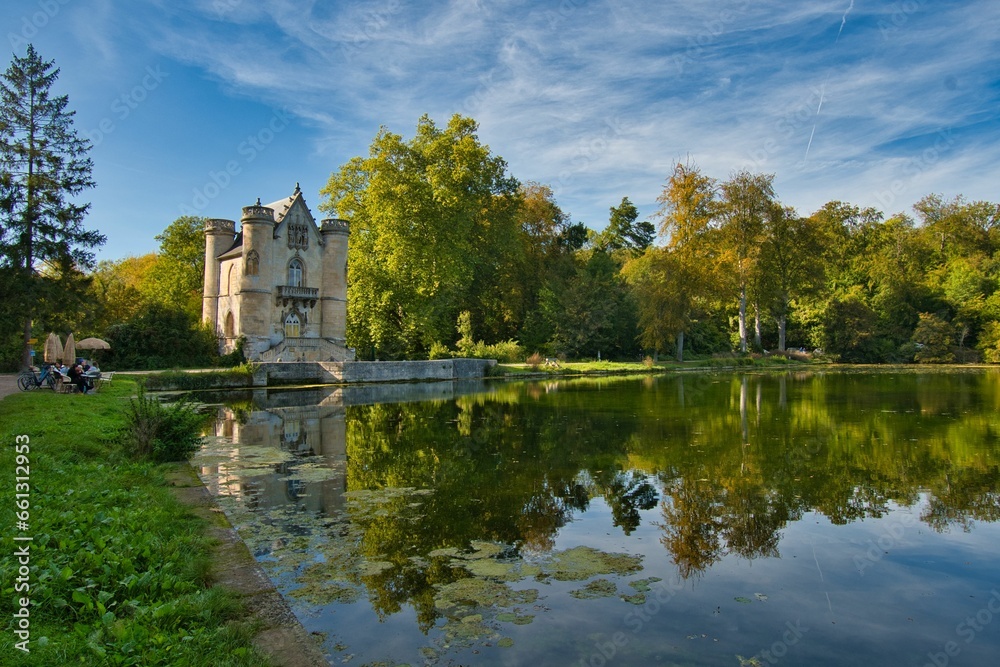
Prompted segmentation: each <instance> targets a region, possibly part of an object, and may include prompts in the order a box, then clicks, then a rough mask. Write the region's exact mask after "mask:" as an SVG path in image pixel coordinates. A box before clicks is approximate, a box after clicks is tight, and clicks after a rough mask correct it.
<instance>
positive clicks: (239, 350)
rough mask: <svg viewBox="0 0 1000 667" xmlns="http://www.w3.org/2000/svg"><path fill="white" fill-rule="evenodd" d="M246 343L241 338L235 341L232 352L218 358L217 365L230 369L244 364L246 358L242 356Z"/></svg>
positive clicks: (245, 340)
mask: <svg viewBox="0 0 1000 667" xmlns="http://www.w3.org/2000/svg"><path fill="white" fill-rule="evenodd" d="M246 342H247V339H246V338H245V337H243V336H240V337H239V338H238V339H236V346H235V347H234V348H233V351H232V352H227V353H225V354H223V355H220V356H219V365H220V366H223V367H225V368H231V367H233V366H240V365H242V364H245V363H246V361H247V356H246V354H244V352H243V349H244V348H245V347H246Z"/></svg>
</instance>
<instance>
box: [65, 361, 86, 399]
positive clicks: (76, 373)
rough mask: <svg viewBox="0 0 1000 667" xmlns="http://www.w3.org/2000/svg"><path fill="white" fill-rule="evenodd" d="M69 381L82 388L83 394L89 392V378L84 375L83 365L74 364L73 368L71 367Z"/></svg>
mask: <svg viewBox="0 0 1000 667" xmlns="http://www.w3.org/2000/svg"><path fill="white" fill-rule="evenodd" d="M68 375H69V381H70V382H72V383H73V384H75V385H76V388H77V389H79V390H80V393H81V394H86V393H87V389H88V387H87V378H85V377H84V376H83V365H82V364H74V365H73V367H72V368H70V369H69V373H68Z"/></svg>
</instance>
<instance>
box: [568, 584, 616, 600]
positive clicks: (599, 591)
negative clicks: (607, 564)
mask: <svg viewBox="0 0 1000 667" xmlns="http://www.w3.org/2000/svg"><path fill="white" fill-rule="evenodd" d="M617 592H618V587H617V586H615V584H614V582H612V581H608V580H607V579H595V580H594V581H591V582H590V583H588V584H587V585H586V586H584V587H583V588H580V589H577V590H575V591H570V592H569V594H570V595H572V596H573V597H575V598H577V599H578V600H593V599H595V598H609V597H611V596H613V595H614V594H615V593H617Z"/></svg>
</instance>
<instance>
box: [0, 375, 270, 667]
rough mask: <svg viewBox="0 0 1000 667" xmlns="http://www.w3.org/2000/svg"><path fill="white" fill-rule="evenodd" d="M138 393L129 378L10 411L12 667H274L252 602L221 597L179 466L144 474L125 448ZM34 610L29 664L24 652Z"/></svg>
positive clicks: (1, 600) (5, 483) (6, 451)
mask: <svg viewBox="0 0 1000 667" xmlns="http://www.w3.org/2000/svg"><path fill="white" fill-rule="evenodd" d="M135 392H136V385H135V384H134V383H133V382H130V381H128V380H125V379H121V380H119V379H117V378H116V379H115V381H114V382H113V383H111V384H110V385H109V386H108V387H107V388H106V391H102V393H100V394H96V395H79V394H73V395H64V394H54V393H52V392H50V391H46V390H36V391H33V392H29V393H21V394H16V395H13V396H9V397H7V398H5V399H3V400H2V401H0V433H2V438H3V448H2V450H0V473H2V474H0V499H2V502H3V504H4V505H6V508H5V509H4V510H3V511H2V512H0V531H2V538H0V541H2V543H3V546H2V547H0V548H2V556H0V586H2V589H3V594H2V595H0V615H2V618H3V621H2V626H3V628H4V629H3V633H2V635H0V656H2V658H0V663H2V664H5V665H6V664H9V665H22V664H23V665H32V666H35V665H51V666H53V667H56V666H59V667H62V666H64V665H71V664H85V665H205V666H206V667H207V666H209V665H212V666H215V665H232V666H244V665H246V666H257V665H265V664H266V661H265V660H264V658H262V657H261V656H260V654H258V653H257V652H256V651H255V650H254V649H253V648H252V647H251V643H250V641H251V638H252V636H253V633H254V630H255V628H254V627H251V626H250V625H249V624H248V623H246V622H244V621H241V620H240V619H242V618H245V613H244V610H243V609H242V603H241V602H240V600H239V598H238V597H237V596H236V595H235V594H234V593H231V592H227V591H225V590H223V589H220V588H210V584H211V581H210V578H211V574H210V571H211V567H210V565H211V549H212V543H211V541H210V540H209V538H207V537H206V531H205V528H206V523H205V521H204V520H203V519H199V518H197V517H195V516H194V514H192V513H191V512H190V511H189V510H188V509H187V508H185V507H184V506H182V505H181V504H180V503H179V502H178V501H177V500H176V499H175V497H174V496H173V494H172V493H171V491H170V489H169V488H168V486H167V484H166V483H165V480H164V475H165V473H167V472H169V471H170V470H171V466H169V465H153V464H151V463H145V462H141V461H135V460H132V459H130V458H129V457H127V456H126V455H125V454H124V452H123V451H122V449H121V447H120V446H119V445H117V444H116V443H115V441H114V438H113V434H114V433H115V431H116V430H117V429H118V428H119V426H120V425H121V423H122V407H123V406H124V405H125V404H126V403H127V401H128V397H130V396H132V395H133V394H135ZM25 445H27V446H26V447H25ZM18 456H21V457H23V458H21V459H20V460H19V459H18ZM21 465H23V466H24V467H22V468H18V466H21ZM17 476H20V477H26V478H27V480H24V481H22V483H23V484H27V485H28V486H27V487H25V486H21V487H19V488H16V484H17V482H18V480H16V479H15V478H16V477H17ZM18 492H26V493H27V494H28V495H27V496H22V497H21V498H16V494H17V493H18ZM17 500H22V501H27V503H26V504H22V507H21V508H20V509H18V508H16V507H15V503H16V501H17ZM26 505H27V509H24V507H25V506H26ZM17 511H21V512H26V514H25V515H23V516H21V517H19V516H17V515H16V512H17ZM22 519H26V521H25V523H26V524H27V525H26V526H19V525H18V524H17V522H19V521H21V520H22ZM16 536H17V537H27V536H30V537H31V538H32V539H31V541H20V540H15V539H14V538H15V537H16ZM25 546H26V547H27V554H26V555H20V556H18V555H15V554H18V553H21V554H23V552H24V547H25ZM19 550H20V551H19ZM19 560H20V561H22V562H20V563H19ZM22 566H25V567H27V568H28V569H27V576H26V577H25V576H24V572H25V570H23V569H19V568H21V567H22ZM25 585H27V586H28V587H29V588H25ZM22 598H24V599H26V600H30V603H29V605H28V606H27V607H26V608H27V610H28V613H29V614H30V616H29V617H28V619H27V623H28V628H29V631H30V642H29V643H28V644H27V648H29V649H30V653H24V652H23V651H21V650H19V649H18V648H17V644H18V643H19V642H20V641H21V639H22V638H21V637H18V635H17V633H16V632H15V631H16V630H17V629H18V628H19V626H23V625H24V619H23V618H21V619H19V618H18V617H16V616H15V614H17V613H21V614H23V613H24V612H21V611H20V610H21V609H22V606H21V603H22V602H24V600H22Z"/></svg>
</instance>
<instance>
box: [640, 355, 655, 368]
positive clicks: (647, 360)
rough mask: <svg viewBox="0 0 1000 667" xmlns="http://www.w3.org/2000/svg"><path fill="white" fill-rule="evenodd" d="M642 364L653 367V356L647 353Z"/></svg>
mask: <svg viewBox="0 0 1000 667" xmlns="http://www.w3.org/2000/svg"><path fill="white" fill-rule="evenodd" d="M642 365H643V366H645V367H646V368H652V367H653V357H651V356H649V355H648V354H647V355H646V358H645V359H643V360H642Z"/></svg>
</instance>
